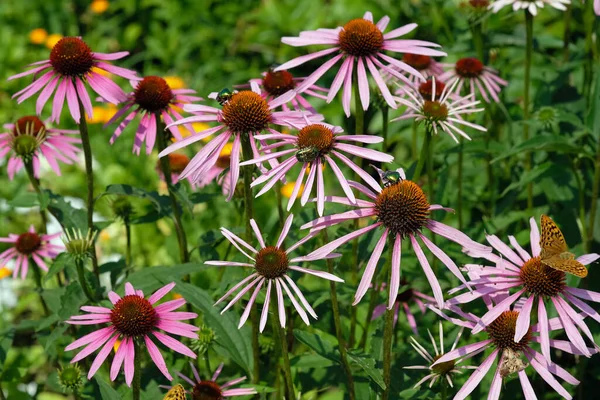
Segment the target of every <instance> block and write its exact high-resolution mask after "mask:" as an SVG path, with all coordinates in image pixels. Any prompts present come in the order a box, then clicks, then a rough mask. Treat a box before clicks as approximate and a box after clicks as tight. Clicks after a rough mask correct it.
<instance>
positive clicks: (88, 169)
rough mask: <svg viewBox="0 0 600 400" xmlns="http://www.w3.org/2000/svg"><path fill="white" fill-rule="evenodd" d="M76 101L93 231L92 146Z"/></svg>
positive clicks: (97, 271) (96, 270)
mask: <svg viewBox="0 0 600 400" xmlns="http://www.w3.org/2000/svg"><path fill="white" fill-rule="evenodd" d="M77 102H78V103H79V113H80V114H81V121H80V123H79V134H80V136H81V147H82V148H83V156H84V159H85V176H86V182H87V202H86V206H87V225H88V229H91V230H92V232H94V230H95V228H94V170H93V167H92V146H91V145H90V136H89V133H88V126H87V121H86V119H85V115H86V114H85V109H84V108H83V103H82V102H81V99H80V98H79V96H77ZM91 254H92V265H93V269H94V275H96V279H100V269H99V268H98V258H97V256H96V248H95V247H94V248H92V249H91Z"/></svg>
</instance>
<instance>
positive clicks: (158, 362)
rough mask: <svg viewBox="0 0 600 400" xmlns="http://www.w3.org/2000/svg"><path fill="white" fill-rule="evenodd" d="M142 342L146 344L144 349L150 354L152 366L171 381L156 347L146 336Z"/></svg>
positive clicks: (163, 360) (171, 378)
mask: <svg viewBox="0 0 600 400" xmlns="http://www.w3.org/2000/svg"><path fill="white" fill-rule="evenodd" d="M144 342H145V343H146V348H147V349H148V353H149V354H150V358H152V361H154V364H155V365H156V367H157V368H158V369H159V371H160V372H162V374H163V375H164V376H165V377H166V378H167V379H168V380H170V381H172V380H173V377H172V376H171V374H169V370H168V369H167V364H165V359H164V358H163V356H162V354H160V351H159V350H158V347H156V345H155V344H154V342H152V340H150V337H149V336H148V335H146V336H144Z"/></svg>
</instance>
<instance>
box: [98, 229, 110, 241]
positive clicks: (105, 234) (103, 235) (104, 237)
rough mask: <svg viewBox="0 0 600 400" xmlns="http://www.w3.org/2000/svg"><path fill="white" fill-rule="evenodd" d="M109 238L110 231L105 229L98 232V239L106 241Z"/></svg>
mask: <svg viewBox="0 0 600 400" xmlns="http://www.w3.org/2000/svg"><path fill="white" fill-rule="evenodd" d="M109 240H110V233H108V232H107V231H102V232H100V241H102V242H108V241H109Z"/></svg>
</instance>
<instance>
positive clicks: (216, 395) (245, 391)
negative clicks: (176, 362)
mask: <svg viewBox="0 0 600 400" xmlns="http://www.w3.org/2000/svg"><path fill="white" fill-rule="evenodd" d="M190 367H192V373H193V374H194V379H195V381H194V379H191V378H188V377H187V376H185V375H183V374H182V373H181V372H177V375H178V376H179V377H180V378H181V379H183V380H184V381H186V382H187V383H189V384H190V385H192V389H190V390H189V393H190V394H191V395H192V399H199V400H204V399H207V400H210V399H222V398H224V397H235V396H248V395H252V394H256V393H257V391H256V389H254V388H238V389H231V387H232V386H234V385H237V384H238V383H242V382H244V381H245V380H246V377H245V376H242V377H241V378H237V379H233V380H231V381H229V382H226V383H224V384H223V385H219V384H218V383H217V382H216V381H217V379H218V378H219V375H220V374H221V371H222V370H223V364H221V365H219V367H218V368H217V370H216V371H215V373H214V374H213V375H212V377H211V378H210V379H206V380H203V379H201V378H200V374H198V370H197V369H196V367H195V366H194V364H193V363H190ZM161 387H162V388H164V389H171V387H172V386H162V385H161Z"/></svg>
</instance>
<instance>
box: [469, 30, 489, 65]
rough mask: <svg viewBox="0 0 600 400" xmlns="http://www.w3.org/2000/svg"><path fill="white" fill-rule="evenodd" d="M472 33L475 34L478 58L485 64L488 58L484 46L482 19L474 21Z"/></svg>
mask: <svg viewBox="0 0 600 400" xmlns="http://www.w3.org/2000/svg"><path fill="white" fill-rule="evenodd" d="M471 35H472V36H473V47H475V53H476V54H477V58H479V60H480V61H481V62H482V63H483V64H484V65H485V64H487V60H486V59H485V58H486V57H485V50H484V47H483V32H482V26H481V21H478V22H474V23H473V24H472V25H471Z"/></svg>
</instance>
